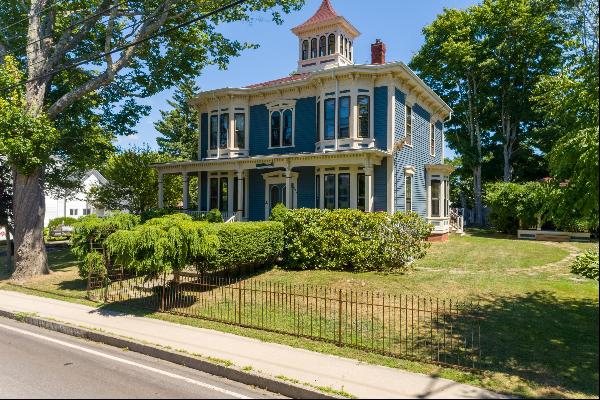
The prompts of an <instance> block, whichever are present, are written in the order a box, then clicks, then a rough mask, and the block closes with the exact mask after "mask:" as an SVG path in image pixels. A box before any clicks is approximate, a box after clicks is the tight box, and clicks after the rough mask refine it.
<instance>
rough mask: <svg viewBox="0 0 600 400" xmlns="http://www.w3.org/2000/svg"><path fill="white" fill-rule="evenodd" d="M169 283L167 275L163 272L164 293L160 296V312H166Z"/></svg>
mask: <svg viewBox="0 0 600 400" xmlns="http://www.w3.org/2000/svg"><path fill="white" fill-rule="evenodd" d="M166 281H167V273H166V272H163V280H162V291H161V296H160V311H161V312H164V311H165V284H166Z"/></svg>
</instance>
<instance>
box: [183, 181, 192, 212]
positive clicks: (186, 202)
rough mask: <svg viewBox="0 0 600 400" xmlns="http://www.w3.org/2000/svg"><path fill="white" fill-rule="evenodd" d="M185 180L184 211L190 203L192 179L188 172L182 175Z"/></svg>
mask: <svg viewBox="0 0 600 400" xmlns="http://www.w3.org/2000/svg"><path fill="white" fill-rule="evenodd" d="M182 178H183V209H184V210H187V209H188V207H189V205H190V204H189V203H190V185H189V182H190V177H189V175H188V173H187V172H184V173H183V174H182Z"/></svg>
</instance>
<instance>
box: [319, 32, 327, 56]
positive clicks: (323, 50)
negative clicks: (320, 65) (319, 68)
mask: <svg viewBox="0 0 600 400" xmlns="http://www.w3.org/2000/svg"><path fill="white" fill-rule="evenodd" d="M326 52H327V45H326V43H325V36H321V37H320V38H319V57H323V56H324V55H326V54H327V53H326Z"/></svg>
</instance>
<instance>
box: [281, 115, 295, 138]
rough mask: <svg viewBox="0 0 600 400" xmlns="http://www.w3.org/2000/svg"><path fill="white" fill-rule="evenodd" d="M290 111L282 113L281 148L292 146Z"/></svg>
mask: <svg viewBox="0 0 600 400" xmlns="http://www.w3.org/2000/svg"><path fill="white" fill-rule="evenodd" d="M292 132H293V131H292V110H289V109H288V110H285V111H284V112H283V138H282V139H283V143H282V145H283V146H291V145H292V141H293V139H292Z"/></svg>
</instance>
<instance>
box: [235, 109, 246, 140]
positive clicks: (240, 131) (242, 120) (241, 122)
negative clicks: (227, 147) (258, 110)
mask: <svg viewBox="0 0 600 400" xmlns="http://www.w3.org/2000/svg"><path fill="white" fill-rule="evenodd" d="M234 125H235V147H237V148H238V149H243V148H245V147H246V114H244V113H236V114H235V116H234Z"/></svg>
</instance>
